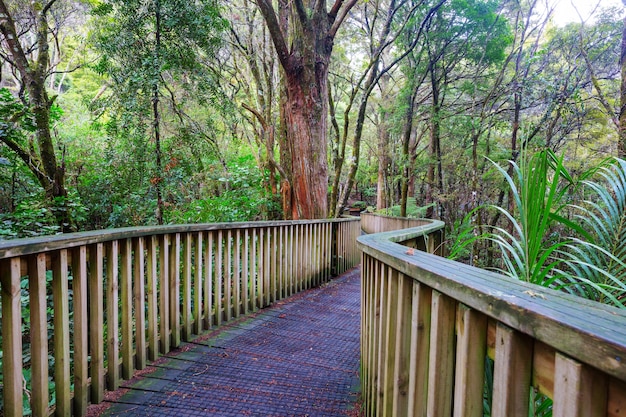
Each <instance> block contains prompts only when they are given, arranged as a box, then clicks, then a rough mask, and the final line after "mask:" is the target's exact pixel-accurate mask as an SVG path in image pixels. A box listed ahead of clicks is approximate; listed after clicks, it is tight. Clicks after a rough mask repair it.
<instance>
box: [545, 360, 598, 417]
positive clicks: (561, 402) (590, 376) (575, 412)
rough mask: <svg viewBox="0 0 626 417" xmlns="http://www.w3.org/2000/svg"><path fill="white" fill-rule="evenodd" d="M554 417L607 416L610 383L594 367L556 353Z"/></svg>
mask: <svg viewBox="0 0 626 417" xmlns="http://www.w3.org/2000/svg"><path fill="white" fill-rule="evenodd" d="M554 374H555V375H554V409H553V411H554V414H553V415H554V417H604V416H606V412H607V391H608V381H607V377H606V375H605V374H602V373H600V372H598V371H596V370H594V369H592V368H591V367H589V366H587V365H584V364H581V363H580V362H577V361H575V360H573V359H570V358H568V357H566V356H564V355H562V354H561V353H557V354H556V360H555V372H554Z"/></svg>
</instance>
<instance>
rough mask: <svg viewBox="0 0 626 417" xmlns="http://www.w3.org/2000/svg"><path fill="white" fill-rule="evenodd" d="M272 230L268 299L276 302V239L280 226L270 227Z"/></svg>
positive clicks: (277, 296)
mask: <svg viewBox="0 0 626 417" xmlns="http://www.w3.org/2000/svg"><path fill="white" fill-rule="evenodd" d="M271 230H272V250H271V256H272V262H271V266H272V271H271V279H270V301H271V302H272V303H274V302H276V300H277V299H280V296H279V295H278V294H277V292H278V285H277V280H278V277H277V276H276V267H277V265H276V264H277V263H278V259H279V258H278V253H279V251H278V244H277V242H278V240H277V237H278V236H277V235H278V233H280V228H279V227H274V228H272V229H271Z"/></svg>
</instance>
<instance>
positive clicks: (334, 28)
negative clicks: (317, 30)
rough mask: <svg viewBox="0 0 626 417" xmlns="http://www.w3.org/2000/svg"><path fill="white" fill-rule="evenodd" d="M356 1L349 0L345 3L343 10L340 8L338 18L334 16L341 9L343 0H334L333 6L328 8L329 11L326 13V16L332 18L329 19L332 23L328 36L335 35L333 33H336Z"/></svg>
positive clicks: (332, 36)
mask: <svg viewBox="0 0 626 417" xmlns="http://www.w3.org/2000/svg"><path fill="white" fill-rule="evenodd" d="M357 1H358V0H349V1H348V3H346V6H345V7H344V8H343V10H341V14H340V15H339V18H336V16H337V14H338V13H339V11H340V9H341V5H342V4H343V0H337V1H335V4H334V5H333V8H332V9H331V10H330V13H328V17H329V18H330V19H332V20H331V21H332V22H333V25H332V26H331V28H330V31H329V32H328V36H330V37H331V38H334V37H335V35H336V34H337V31H338V30H339V27H340V26H341V24H342V23H343V21H344V20H346V17H347V16H348V13H349V12H350V10H351V9H352V8H353V7H354V5H355V4H356V2H357Z"/></svg>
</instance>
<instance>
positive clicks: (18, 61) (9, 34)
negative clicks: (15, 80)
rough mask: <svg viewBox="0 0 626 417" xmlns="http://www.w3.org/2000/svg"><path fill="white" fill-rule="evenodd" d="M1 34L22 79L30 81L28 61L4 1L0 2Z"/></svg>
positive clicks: (0, 0)
mask: <svg viewBox="0 0 626 417" xmlns="http://www.w3.org/2000/svg"><path fill="white" fill-rule="evenodd" d="M0 32H1V33H2V35H3V36H4V39H5V41H6V43H7V45H8V46H9V48H8V49H9V50H10V51H11V56H13V62H14V63H15V66H16V67H17V69H18V70H19V72H20V75H21V76H22V78H24V79H28V77H29V75H30V70H29V64H28V59H27V58H26V54H25V53H24V49H23V48H22V44H21V43H20V41H19V38H18V36H17V30H16V29H15V22H14V21H13V18H12V17H11V14H10V13H9V9H8V8H7V6H6V4H5V2H4V1H3V0H0Z"/></svg>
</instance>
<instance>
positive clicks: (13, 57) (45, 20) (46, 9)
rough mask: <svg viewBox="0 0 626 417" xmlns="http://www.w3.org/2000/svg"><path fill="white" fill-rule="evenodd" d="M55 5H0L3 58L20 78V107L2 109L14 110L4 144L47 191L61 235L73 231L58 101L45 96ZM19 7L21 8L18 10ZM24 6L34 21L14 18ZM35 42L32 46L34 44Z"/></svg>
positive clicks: (4, 127)
mask: <svg viewBox="0 0 626 417" xmlns="http://www.w3.org/2000/svg"><path fill="white" fill-rule="evenodd" d="M55 3H57V1H56V0H49V1H45V2H44V1H33V2H30V3H29V4H28V6H25V5H24V4H23V3H20V4H19V5H18V4H12V3H10V2H8V1H0V33H1V34H2V39H1V43H2V49H1V51H0V57H1V58H2V60H4V61H5V62H7V63H8V64H9V65H10V66H11V67H12V68H13V69H14V70H15V71H16V73H17V74H18V77H17V78H16V79H17V82H18V83H19V86H18V88H17V90H18V93H17V95H18V97H19V103H18V102H17V101H13V100H11V99H10V97H7V96H5V99H4V100H3V103H2V104H3V105H5V106H7V105H8V106H9V107H8V108H7V107H5V108H4V110H8V111H10V110H11V109H12V110H14V112H12V114H11V115H7V116H9V117H7V118H6V119H4V121H2V122H0V141H1V142H3V143H4V144H5V145H7V146H8V147H9V148H10V149H11V150H12V151H13V152H15V153H16V154H17V155H18V156H19V157H20V159H21V160H22V161H23V162H24V163H25V164H26V166H28V168H29V170H30V172H31V173H32V174H33V175H34V176H35V178H37V181H38V182H39V184H40V185H41V187H42V188H43V189H44V191H45V196H46V199H47V200H48V204H50V206H52V207H55V206H56V210H54V212H55V216H56V218H57V223H58V225H59V226H60V227H61V229H62V230H63V231H68V230H69V229H70V219H69V216H68V212H67V208H66V206H65V199H66V197H67V189H66V186H65V163H64V161H63V158H61V160H60V161H59V158H58V155H57V151H56V149H55V148H56V146H55V140H54V138H53V135H52V130H51V124H52V121H53V120H54V112H55V108H54V101H55V98H56V97H55V96H50V95H49V94H48V91H47V82H46V81H47V79H48V77H49V75H50V73H51V70H52V68H51V67H50V54H49V51H50V45H49V36H50V34H51V33H55V30H58V27H54V30H53V28H51V26H50V24H49V22H50V14H51V11H52V8H53V7H54V6H55ZM18 6H19V7H18ZM23 7H28V11H29V13H28V14H27V15H29V16H31V17H30V18H25V19H26V20H25V21H23V22H19V21H17V19H16V18H15V16H16V15H18V14H19V12H20V10H22V11H23V9H21V8H23ZM31 35H32V37H34V39H35V41H34V43H33V44H30V39H31Z"/></svg>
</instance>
